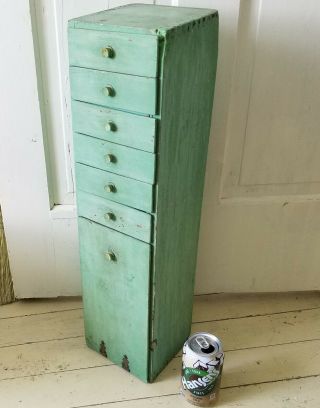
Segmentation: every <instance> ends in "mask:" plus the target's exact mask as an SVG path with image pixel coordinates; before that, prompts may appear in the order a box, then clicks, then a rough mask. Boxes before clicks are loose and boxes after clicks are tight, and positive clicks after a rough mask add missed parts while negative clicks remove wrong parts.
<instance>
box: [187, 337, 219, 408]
mask: <svg viewBox="0 0 320 408" xmlns="http://www.w3.org/2000/svg"><path fill="white" fill-rule="evenodd" d="M223 360H224V353H223V350H222V344H221V341H220V340H219V339H218V338H217V337H216V336H214V335H213V334H210V333H205V332H201V333H195V334H193V335H192V336H190V337H189V338H188V340H187V341H186V342H185V343H184V346H183V354H182V373H181V393H182V395H183V396H184V398H185V399H186V400H187V401H188V402H190V403H191V404H193V405H197V406H199V407H209V406H212V405H214V404H215V403H216V401H217V398H218V393H219V389H220V382H221V375H222V367H223Z"/></svg>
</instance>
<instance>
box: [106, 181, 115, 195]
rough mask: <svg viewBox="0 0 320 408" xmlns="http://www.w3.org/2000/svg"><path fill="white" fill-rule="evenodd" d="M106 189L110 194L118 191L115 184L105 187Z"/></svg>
mask: <svg viewBox="0 0 320 408" xmlns="http://www.w3.org/2000/svg"><path fill="white" fill-rule="evenodd" d="M104 189H105V190H106V191H107V192H108V193H115V192H116V191H117V189H116V186H115V185H114V184H111V183H109V184H107V185H105V186H104Z"/></svg>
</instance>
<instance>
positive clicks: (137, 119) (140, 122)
mask: <svg viewBox="0 0 320 408" xmlns="http://www.w3.org/2000/svg"><path fill="white" fill-rule="evenodd" d="M72 126H73V130H74V131H75V132H79V133H84V134H86V135H89V136H94V137H98V138H100V139H104V140H108V141H110V142H114V143H119V144H121V145H126V146H130V147H135V148H136V149H140V150H145V151H147V152H154V151H155V135H156V120H155V119H153V118H149V117H145V116H139V115H134V114H132V113H126V112H121V111H116V110H113V109H107V108H103V107H101V106H96V105H91V104H89V103H84V102H78V101H72Z"/></svg>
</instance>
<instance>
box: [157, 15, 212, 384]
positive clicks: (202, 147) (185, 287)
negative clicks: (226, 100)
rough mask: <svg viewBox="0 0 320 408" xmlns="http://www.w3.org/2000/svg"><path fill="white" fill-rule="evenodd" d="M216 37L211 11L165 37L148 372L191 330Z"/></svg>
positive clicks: (177, 346)
mask: <svg viewBox="0 0 320 408" xmlns="http://www.w3.org/2000/svg"><path fill="white" fill-rule="evenodd" d="M217 41H218V18H217V14H216V13H214V12H212V15H211V18H210V19H207V20H206V21H205V22H203V23H201V24H194V25H193V26H191V27H190V28H189V31H183V30H181V31H179V30H177V31H176V32H173V33H171V35H170V33H169V34H168V35H167V37H166V38H165V44H164V57H163V62H162V63H163V66H162V69H163V74H162V75H163V84H162V91H161V92H162V94H161V95H162V96H161V122H160V130H159V131H160V136H159V157H160V160H159V164H158V188H157V197H156V200H157V206H156V214H157V215H156V231H157V233H156V237H155V243H156V245H155V255H154V268H153V276H152V285H153V290H154V296H153V306H152V307H153V312H152V316H153V322H152V323H153V325H152V333H151V340H152V341H155V340H156V341H157V347H155V349H154V350H153V351H152V353H151V360H150V380H152V379H154V378H155V376H156V375H157V374H158V373H159V372H160V371H161V369H162V368H163V367H164V366H165V364H166V363H167V362H168V361H169V360H170V358H172V356H173V355H174V354H175V353H176V352H177V351H178V349H180V348H181V346H182V344H183V342H184V340H185V339H186V338H187V336H188V335H189V332H190V324H191V314H192V302H191V299H192V295H193V288H194V275H195V267H196V258H197V245H198V234H199V223H200V212H201V203H202V193H203V184H204V173H205V166H206V156H207V144H208V137H209V133H210V123H211V110H212V100H213V92H214V83H215V70H216V61H217ZM190 55H192V57H193V58H192V62H190V59H189V56H190ZM173 110H174V111H175V112H178V113H179V114H178V115H174V114H172V111H173ZM173 136H174V137H173ZM169 237H170V239H168V238H169ZM168 316H170V318H168Z"/></svg>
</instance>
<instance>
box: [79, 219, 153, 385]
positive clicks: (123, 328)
mask: <svg viewBox="0 0 320 408" xmlns="http://www.w3.org/2000/svg"><path fill="white" fill-rule="evenodd" d="M79 239H80V264H81V273H82V286H83V300H84V306H85V307H84V317H85V328H86V340H87V342H88V344H89V345H90V346H91V347H93V348H95V349H96V350H97V351H100V352H101V350H105V351H106V353H107V355H108V357H109V358H110V359H111V360H112V361H114V362H115V363H116V364H119V365H120V366H121V365H122V362H123V359H125V361H127V362H128V365H129V368H130V370H132V371H133V372H135V374H137V375H138V377H140V378H142V379H144V380H146V379H147V366H148V349H149V347H148V337H149V336H148V334H149V330H148V329H149V323H148V318H149V315H148V313H149V312H148V309H149V307H148V306H149V282H150V281H149V280H150V277H149V276H150V271H149V265H150V251H151V247H150V245H149V244H146V243H144V242H141V241H139V240H136V239H134V238H131V237H128V236H126V235H124V234H120V233H119V232H116V231H113V230H111V229H110V228H107V227H104V226H102V225H99V224H96V223H94V222H92V221H89V220H86V219H83V218H81V217H80V218H79ZM125 356H126V357H125Z"/></svg>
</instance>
